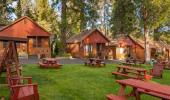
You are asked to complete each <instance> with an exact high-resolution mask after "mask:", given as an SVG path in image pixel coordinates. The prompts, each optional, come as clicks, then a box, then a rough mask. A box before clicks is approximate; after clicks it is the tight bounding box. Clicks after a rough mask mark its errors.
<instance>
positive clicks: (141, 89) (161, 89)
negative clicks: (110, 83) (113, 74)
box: [116, 79, 170, 100]
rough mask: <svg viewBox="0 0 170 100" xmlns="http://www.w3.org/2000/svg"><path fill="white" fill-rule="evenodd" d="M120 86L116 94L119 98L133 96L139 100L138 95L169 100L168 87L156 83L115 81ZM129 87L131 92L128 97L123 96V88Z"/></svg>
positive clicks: (131, 80) (169, 87)
mask: <svg viewBox="0 0 170 100" xmlns="http://www.w3.org/2000/svg"><path fill="white" fill-rule="evenodd" d="M116 82H117V83H119V84H120V85H121V87H120V90H119V92H118V95H119V96H127V97H128V96H132V95H133V96H135V97H136V100H140V94H141V93H144V94H149V95H152V96H155V97H159V98H162V100H170V86H166V85H161V84H158V83H153V82H148V81H141V80H136V79H125V80H116ZM127 86H131V87H132V88H133V90H132V92H131V93H130V94H128V95H126V94H125V88H126V87H127Z"/></svg>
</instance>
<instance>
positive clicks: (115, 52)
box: [107, 36, 144, 60]
mask: <svg viewBox="0 0 170 100" xmlns="http://www.w3.org/2000/svg"><path fill="white" fill-rule="evenodd" d="M107 55H108V57H107V58H108V59H117V60H125V59H126V58H127V57H128V56H132V57H134V58H137V59H144V47H143V46H142V45H141V44H140V43H139V42H136V41H135V40H134V39H133V38H131V37H130V36H121V37H118V38H116V39H114V40H112V41H111V42H110V43H109V45H108V46H107Z"/></svg>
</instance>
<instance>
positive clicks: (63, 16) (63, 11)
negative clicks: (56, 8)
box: [60, 0, 67, 52]
mask: <svg viewBox="0 0 170 100" xmlns="http://www.w3.org/2000/svg"><path fill="white" fill-rule="evenodd" d="M66 2H67V0H62V9H61V26H60V27H61V41H62V48H61V49H62V51H63V52H65V51H66V33H67V5H66Z"/></svg>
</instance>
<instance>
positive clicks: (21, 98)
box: [7, 66, 39, 100]
mask: <svg viewBox="0 0 170 100" xmlns="http://www.w3.org/2000/svg"><path fill="white" fill-rule="evenodd" d="M15 72H16V73H15V75H13V74H12V70H11V67H10V66H8V67H7V81H8V86H9V90H10V100H39V94H38V86H37V84H32V78H31V77H22V76H21V74H20V70H15ZM25 80H26V81H27V82H26V83H24V82H25Z"/></svg>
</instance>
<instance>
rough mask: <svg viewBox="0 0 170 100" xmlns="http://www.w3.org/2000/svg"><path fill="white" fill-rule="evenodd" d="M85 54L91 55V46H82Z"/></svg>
mask: <svg viewBox="0 0 170 100" xmlns="http://www.w3.org/2000/svg"><path fill="white" fill-rule="evenodd" d="M84 49H85V52H87V53H91V52H92V51H93V46H92V45H91V44H88V45H85V46H84Z"/></svg>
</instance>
